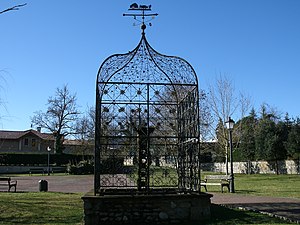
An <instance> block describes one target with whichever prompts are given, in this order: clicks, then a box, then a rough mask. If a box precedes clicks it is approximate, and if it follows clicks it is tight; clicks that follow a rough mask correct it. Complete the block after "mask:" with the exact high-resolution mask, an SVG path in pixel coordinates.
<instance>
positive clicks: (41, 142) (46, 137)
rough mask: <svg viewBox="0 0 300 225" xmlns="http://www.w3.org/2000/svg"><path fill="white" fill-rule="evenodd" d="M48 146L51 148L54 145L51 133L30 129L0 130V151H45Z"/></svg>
mask: <svg viewBox="0 0 300 225" xmlns="http://www.w3.org/2000/svg"><path fill="white" fill-rule="evenodd" d="M48 146H49V147H51V148H53V146H54V137H53V135H52V134H49V133H41V132H39V131H36V130H32V129H30V130H25V131H8V130H0V152H1V153H12V152H13V153H20V152H23V153H26V152H28V153H29V152H30V153H32V152H35V153H45V151H47V147H48Z"/></svg>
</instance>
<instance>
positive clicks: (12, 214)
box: [0, 192, 288, 225]
mask: <svg viewBox="0 0 300 225" xmlns="http://www.w3.org/2000/svg"><path fill="white" fill-rule="evenodd" d="M82 195H83V194H64V193H50V192H46V193H45V192H36V193H5V192H1V193H0V224H7V225H13V224H43V225H50V224H51V225H53V224H74V225H76V224H83V204H82V200H81V196H82ZM211 210H212V215H213V216H212V217H213V218H212V220H210V221H206V222H202V223H201V224H219V225H221V224H288V222H286V221H282V220H280V219H277V218H272V217H269V216H267V215H263V214H260V213H254V212H248V211H240V210H233V209H227V208H225V207H221V206H218V205H212V209H211ZM184 225H200V223H189V224H184Z"/></svg>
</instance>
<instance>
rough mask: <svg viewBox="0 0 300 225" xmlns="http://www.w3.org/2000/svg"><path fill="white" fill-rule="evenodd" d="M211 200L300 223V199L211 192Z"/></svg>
mask: <svg viewBox="0 0 300 225" xmlns="http://www.w3.org/2000/svg"><path fill="white" fill-rule="evenodd" d="M211 194H213V195H214V196H213V197H212V199H211V201H212V203H215V204H220V205H225V206H228V207H234V208H242V209H246V210H253V211H258V212H263V213H267V214H270V215H273V216H277V217H279V218H284V219H288V220H291V221H293V222H297V223H300V199H295V198H274V197H261V196H249V195H240V194H227V193H226V194H225V193H224V194H222V193H211Z"/></svg>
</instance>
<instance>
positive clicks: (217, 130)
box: [207, 74, 251, 173]
mask: <svg viewBox="0 0 300 225" xmlns="http://www.w3.org/2000/svg"><path fill="white" fill-rule="evenodd" d="M207 103H208V105H209V107H210V110H211V115H212V118H213V120H212V121H211V123H210V124H209V126H210V131H211V132H210V133H211V136H212V137H213V138H214V139H217V140H218V144H219V145H220V148H221V149H224V150H225V160H226V171H227V173H228V142H229V138H228V131H227V130H226V127H225V122H226V121H227V120H228V118H229V117H235V120H236V121H237V120H239V119H241V118H243V117H244V116H245V115H246V113H247V112H248V111H249V110H250V108H251V101H250V98H249V97H247V96H246V95H244V94H242V93H237V92H236V90H235V87H234V85H233V82H232V80H230V79H228V77H226V76H225V75H222V74H221V75H220V76H219V77H218V79H217V80H216V82H215V84H214V85H212V84H210V85H209V91H208V96H207ZM236 129H238V128H236ZM237 142H238V141H237Z"/></svg>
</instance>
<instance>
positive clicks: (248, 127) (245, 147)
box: [236, 109, 257, 161]
mask: <svg viewBox="0 0 300 225" xmlns="http://www.w3.org/2000/svg"><path fill="white" fill-rule="evenodd" d="M256 121H257V118H256V113H255V110H254V109H252V110H251V112H250V115H249V116H247V117H244V118H243V119H242V120H241V121H239V123H240V124H241V126H237V127H239V132H238V134H236V135H240V138H239V140H240V143H239V145H238V151H239V153H240V156H241V157H242V159H243V160H245V161H246V160H247V161H252V160H254V159H255V135H254V132H255V128H256Z"/></svg>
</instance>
